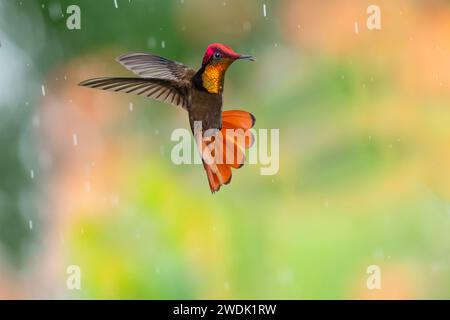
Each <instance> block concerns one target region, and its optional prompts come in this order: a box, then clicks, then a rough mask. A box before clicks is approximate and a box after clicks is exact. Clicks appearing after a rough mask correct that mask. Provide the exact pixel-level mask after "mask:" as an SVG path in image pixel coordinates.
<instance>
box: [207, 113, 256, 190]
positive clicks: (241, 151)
mask: <svg viewBox="0 0 450 320" xmlns="http://www.w3.org/2000/svg"><path fill="white" fill-rule="evenodd" d="M254 124H255V117H254V116H253V115H252V114H251V113H249V112H246V111H241V110H228V111H224V112H222V129H221V130H220V131H219V134H220V137H221V140H219V141H208V142H203V143H202V144H203V147H202V148H205V147H208V148H210V150H211V158H208V161H205V160H204V161H203V166H204V168H205V171H206V176H207V178H208V182H209V187H210V189H211V192H212V193H214V192H217V191H219V190H220V187H221V186H222V185H225V184H228V183H230V181H231V177H232V173H231V168H234V169H239V168H241V167H242V166H243V165H244V161H245V149H248V148H250V147H251V146H252V144H253V141H254V137H253V134H252V133H251V131H250V129H251V128H252V127H253V126H254ZM217 137H218V136H217V135H216V138H217ZM212 144H213V145H212ZM202 150H204V149H202Z"/></svg>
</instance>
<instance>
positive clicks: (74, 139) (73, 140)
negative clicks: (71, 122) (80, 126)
mask: <svg viewBox="0 0 450 320" xmlns="http://www.w3.org/2000/svg"><path fill="white" fill-rule="evenodd" d="M72 142H73V145H74V146H75V147H76V146H78V136H77V134H76V133H74V134H72Z"/></svg>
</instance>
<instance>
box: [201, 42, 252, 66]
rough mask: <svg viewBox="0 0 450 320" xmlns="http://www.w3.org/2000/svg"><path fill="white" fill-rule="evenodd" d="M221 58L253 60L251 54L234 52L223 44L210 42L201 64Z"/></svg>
mask: <svg viewBox="0 0 450 320" xmlns="http://www.w3.org/2000/svg"><path fill="white" fill-rule="evenodd" d="M222 59H227V60H231V61H234V60H236V59H249V60H254V58H253V57H252V56H249V55H245V54H239V53H236V52H235V51H234V50H233V49H231V48H230V47H228V46H226V45H224V44H221V43H212V44H210V45H209V46H208V48H206V51H205V55H204V56H203V62H202V64H203V65H206V64H208V63H209V62H211V61H215V60H217V61H220V60H222Z"/></svg>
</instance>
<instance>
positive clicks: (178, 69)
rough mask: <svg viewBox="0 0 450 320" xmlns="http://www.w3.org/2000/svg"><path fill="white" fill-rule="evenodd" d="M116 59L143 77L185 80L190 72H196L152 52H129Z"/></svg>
mask: <svg viewBox="0 0 450 320" xmlns="http://www.w3.org/2000/svg"><path fill="white" fill-rule="evenodd" d="M116 60H117V61H118V62H119V63H121V64H122V65H123V66H124V67H125V68H127V69H128V70H130V71H132V72H134V73H135V74H136V75H138V76H140V77H143V78H151V79H155V78H156V79H166V80H172V81H185V80H187V78H188V75H189V74H193V73H195V72H194V70H192V69H190V68H188V67H187V66H185V65H184V64H182V63H179V62H176V61H172V60H169V59H166V58H163V57H160V56H157V55H154V54H151V53H142V52H132V53H127V54H124V55H122V56H120V57H118V58H117V59H116Z"/></svg>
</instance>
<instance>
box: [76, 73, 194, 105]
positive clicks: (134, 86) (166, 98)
mask: <svg viewBox="0 0 450 320" xmlns="http://www.w3.org/2000/svg"><path fill="white" fill-rule="evenodd" d="M79 85H80V86H85V87H89V88H95V89H100V90H108V91H114V92H125V93H132V94H136V95H139V96H145V97H148V98H153V99H156V100H158V101H161V102H165V103H170V104H172V105H175V106H179V107H182V108H183V109H187V99H186V94H185V92H184V87H181V86H179V85H178V84H177V83H176V82H174V81H171V80H165V79H146V78H95V79H89V80H86V81H83V82H81V83H80V84H79Z"/></svg>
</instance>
